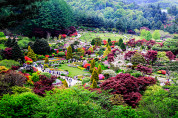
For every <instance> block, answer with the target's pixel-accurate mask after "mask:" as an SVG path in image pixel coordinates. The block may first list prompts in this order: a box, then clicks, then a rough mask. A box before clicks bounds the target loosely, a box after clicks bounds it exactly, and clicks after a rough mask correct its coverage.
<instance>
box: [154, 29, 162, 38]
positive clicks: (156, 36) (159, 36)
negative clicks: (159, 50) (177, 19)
mask: <svg viewBox="0 0 178 118" xmlns="http://www.w3.org/2000/svg"><path fill="white" fill-rule="evenodd" d="M153 38H154V39H155V40H158V39H160V38H161V34H160V32H159V30H155V31H154V32H153Z"/></svg>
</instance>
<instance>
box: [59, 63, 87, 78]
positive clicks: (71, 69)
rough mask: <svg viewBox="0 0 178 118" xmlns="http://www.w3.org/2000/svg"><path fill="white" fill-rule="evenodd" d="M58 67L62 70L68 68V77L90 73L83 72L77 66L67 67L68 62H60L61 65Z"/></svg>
mask: <svg viewBox="0 0 178 118" xmlns="http://www.w3.org/2000/svg"><path fill="white" fill-rule="evenodd" d="M59 69H62V70H68V72H69V75H68V76H69V77H74V76H77V75H82V74H90V72H85V71H83V70H80V69H78V68H74V67H69V66H68V64H62V65H61V67H59Z"/></svg>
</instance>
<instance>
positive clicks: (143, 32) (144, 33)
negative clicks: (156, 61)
mask: <svg viewBox="0 0 178 118" xmlns="http://www.w3.org/2000/svg"><path fill="white" fill-rule="evenodd" d="M146 34H147V31H146V30H145V29H143V30H141V33H140V36H141V38H142V39H144V38H145V37H146Z"/></svg>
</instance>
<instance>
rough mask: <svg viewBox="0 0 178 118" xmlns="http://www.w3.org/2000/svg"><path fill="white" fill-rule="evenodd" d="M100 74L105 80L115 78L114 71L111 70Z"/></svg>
mask: <svg viewBox="0 0 178 118" xmlns="http://www.w3.org/2000/svg"><path fill="white" fill-rule="evenodd" d="M102 74H103V75H104V76H105V77H106V78H109V77H114V76H116V73H115V71H113V70H111V69H108V70H103V72H102Z"/></svg>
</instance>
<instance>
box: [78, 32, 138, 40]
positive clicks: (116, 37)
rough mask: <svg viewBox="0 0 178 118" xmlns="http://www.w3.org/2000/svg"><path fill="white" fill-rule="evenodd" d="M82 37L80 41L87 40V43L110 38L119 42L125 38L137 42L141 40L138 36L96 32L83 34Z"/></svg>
mask: <svg viewBox="0 0 178 118" xmlns="http://www.w3.org/2000/svg"><path fill="white" fill-rule="evenodd" d="M80 34H81V37H80V39H81V40H82V41H85V39H86V40H87V41H91V40H92V39H94V38H97V37H100V38H101V39H102V40H107V39H108V38H110V39H111V40H112V41H115V40H116V41H117V40H119V39H120V38H124V39H130V38H135V39H136V40H138V39H140V37H139V36H137V35H131V34H124V35H122V34H118V33H116V34H114V33H94V32H81V33H80Z"/></svg>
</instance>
